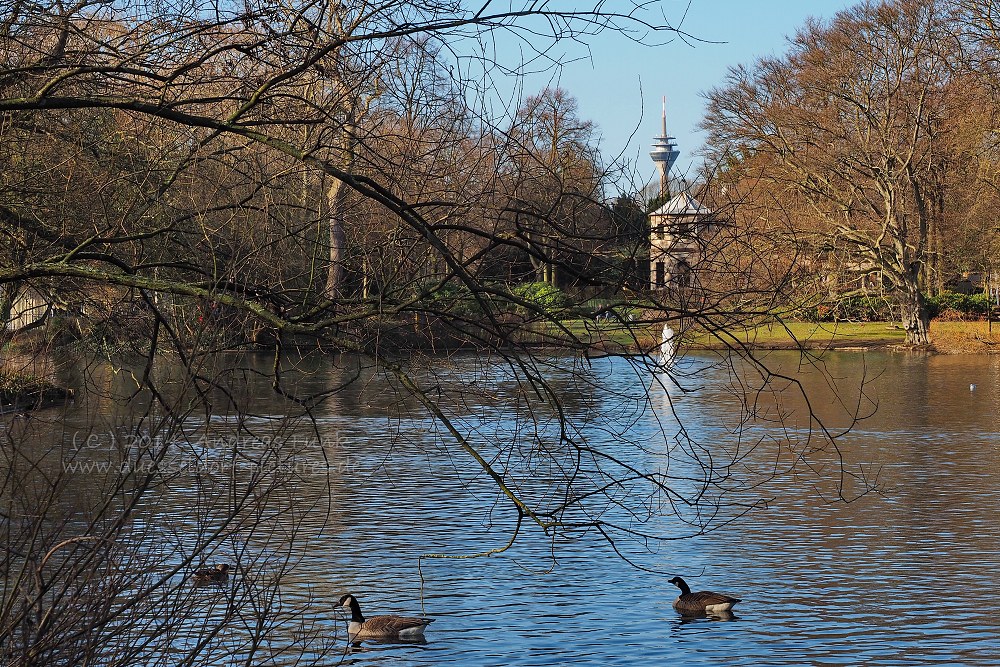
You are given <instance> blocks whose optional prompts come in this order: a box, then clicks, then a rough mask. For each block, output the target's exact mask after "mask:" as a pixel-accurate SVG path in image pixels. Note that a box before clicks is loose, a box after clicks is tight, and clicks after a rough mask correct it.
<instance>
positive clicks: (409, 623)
mask: <svg viewBox="0 0 1000 667" xmlns="http://www.w3.org/2000/svg"><path fill="white" fill-rule="evenodd" d="M337 604H338V605H339V606H341V607H343V608H344V609H348V610H350V612H351V621H350V623H348V625H347V637H348V640H349V641H354V640H355V639H366V638H374V639H396V638H398V639H414V638H418V637H422V636H423V634H424V628H426V627H427V626H428V625H429V624H430V623H431V622H432V621H433V620H434V619H433V618H417V617H415V616H372V617H371V618H365V617H364V615H363V614H362V613H361V605H359V604H358V599H357V598H356V597H354V596H353V595H351V594H350V593H348V594H347V595H344V596H342V597H341V598H340V602H339V603H337Z"/></svg>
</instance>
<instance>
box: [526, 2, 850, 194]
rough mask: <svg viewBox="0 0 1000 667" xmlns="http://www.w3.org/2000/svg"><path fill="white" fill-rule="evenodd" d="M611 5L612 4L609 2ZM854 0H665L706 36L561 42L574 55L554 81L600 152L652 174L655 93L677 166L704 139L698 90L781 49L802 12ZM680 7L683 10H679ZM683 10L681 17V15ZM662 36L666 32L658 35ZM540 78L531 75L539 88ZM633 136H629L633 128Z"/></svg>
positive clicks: (672, 15)
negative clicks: (646, 43)
mask: <svg viewBox="0 0 1000 667" xmlns="http://www.w3.org/2000/svg"><path fill="white" fill-rule="evenodd" d="M612 4H613V3H612ZM855 4H857V3H855V2H851V1H847V0H756V1H754V0H690V2H689V1H688V0H663V2H662V5H661V6H662V7H663V9H664V11H665V13H666V15H667V18H668V19H669V20H670V21H671V23H673V24H678V23H680V27H681V28H682V29H683V30H684V31H685V32H687V33H689V34H691V35H693V36H695V37H697V38H701V39H703V40H706V41H705V42H700V43H698V42H695V41H693V40H688V41H687V43H685V42H684V41H682V40H681V39H679V38H676V37H675V38H673V39H672V40H671V41H669V42H667V43H665V44H662V45H660V46H656V47H653V48H646V47H642V46H639V45H637V44H632V43H629V42H628V41H626V40H622V39H620V37H615V36H610V35H609V36H608V37H607V38H604V37H602V38H598V39H596V40H591V42H592V46H591V49H590V54H589V57H588V54H587V53H586V52H585V51H584V50H582V49H579V48H576V49H574V48H573V47H571V46H565V47H563V49H564V52H565V53H566V55H567V56H568V57H570V58H572V57H577V58H580V60H577V61H576V62H572V63H570V64H568V65H567V66H566V67H564V68H563V69H562V71H561V74H559V75H558V76H559V79H558V83H559V85H561V86H562V87H563V88H565V89H566V90H568V91H569V92H571V93H572V94H573V95H574V96H575V97H576V98H577V100H578V101H579V105H580V115H581V117H583V118H585V119H589V120H592V121H594V123H595V124H596V125H597V126H598V130H599V132H600V134H601V137H602V142H601V149H602V152H603V153H604V155H605V156H606V159H607V158H608V157H609V156H612V155H615V154H617V152H618V151H620V150H622V149H625V156H626V157H627V158H628V159H629V160H631V161H632V162H633V163H634V164H636V165H637V167H638V169H639V173H640V176H641V177H643V178H652V176H653V174H654V172H655V170H654V168H653V163H652V162H651V161H650V160H649V157H648V151H649V144H650V141H651V139H652V137H653V136H654V135H655V134H659V128H660V108H661V103H660V100H661V97H662V96H663V95H666V96H667V130H668V132H669V133H670V134H672V135H674V136H675V137H677V144H678V149H679V150H680V151H681V156H680V159H678V161H677V164H676V165H675V167H674V169H675V171H681V172H683V171H684V170H686V169H690V165H691V164H692V163H693V162H695V161H696V160H697V156H696V151H697V150H698V149H699V147H700V146H701V144H702V142H703V139H704V137H703V135H702V134H701V133H699V132H698V130H697V127H698V124H699V122H700V121H701V118H702V116H703V115H704V110H705V101H704V99H703V98H702V95H701V94H702V93H703V92H704V91H707V90H708V89H710V88H712V87H713V86H716V85H719V84H720V83H722V82H723V80H724V77H725V75H726V72H727V70H728V68H729V67H731V66H733V65H737V64H740V63H747V64H749V63H751V62H753V60H755V59H756V58H757V57H759V56H762V55H768V54H775V55H779V54H782V53H784V52H785V50H786V48H787V38H788V37H789V36H791V35H793V34H794V33H795V31H796V29H797V28H798V27H799V26H801V25H802V24H803V23H804V22H805V20H806V19H807V17H809V16H813V17H816V18H820V19H829V18H831V17H832V16H833V15H834V14H836V13H837V12H838V11H840V10H842V9H846V8H848V7H851V6H853V5H855ZM685 10H686V12H687V13H686V16H685ZM682 17H683V22H681V18H682ZM664 39H667V38H666V37H664ZM545 83H546V81H545V80H544V79H538V80H537V81H531V80H529V82H528V83H526V84H525V85H526V87H528V86H531V85H532V84H534V85H535V86H537V87H536V89H535V90H531V89H528V88H526V90H525V93H527V94H531V93H534V92H537V89H539V88H541V87H544V85H545ZM633 132H634V133H635V136H633V137H631V139H630V135H631V134H632V133H633Z"/></svg>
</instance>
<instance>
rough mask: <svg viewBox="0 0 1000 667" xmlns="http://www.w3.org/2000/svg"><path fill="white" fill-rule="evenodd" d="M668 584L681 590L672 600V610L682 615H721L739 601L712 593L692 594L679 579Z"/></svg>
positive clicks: (675, 578)
mask: <svg viewBox="0 0 1000 667" xmlns="http://www.w3.org/2000/svg"><path fill="white" fill-rule="evenodd" d="M669 583H671V584H673V585H674V586H677V588H679V589H681V594H680V595H678V596H677V599H676V600H674V609H676V610H677V611H679V612H680V613H682V614H722V613H725V612H728V611H729V610H730V609H732V608H733V605H735V604H736V603H737V602H739V601H740V600H739V599H738V598H731V597H729V596H728V595H723V594H722V593H713V592H712V591H699V592H697V593H692V592H691V589H690V588H688V585H687V583H685V581H684V580H683V579H681V578H680V577H674V578H673V579H671V580H670V582H669Z"/></svg>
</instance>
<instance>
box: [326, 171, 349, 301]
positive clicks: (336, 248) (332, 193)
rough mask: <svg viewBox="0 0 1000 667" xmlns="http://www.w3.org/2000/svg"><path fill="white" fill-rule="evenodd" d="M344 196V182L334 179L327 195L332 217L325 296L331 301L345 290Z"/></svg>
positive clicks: (345, 236) (345, 238) (345, 235)
mask: <svg viewBox="0 0 1000 667" xmlns="http://www.w3.org/2000/svg"><path fill="white" fill-rule="evenodd" d="M344 194H345V190H344V183H343V181H341V180H340V179H334V181H333V185H331V186H330V189H329V190H327V193H326V199H327V204H328V206H329V213H328V215H329V216H330V266H329V268H328V269H327V275H326V289H325V290H324V292H323V295H324V296H325V297H326V298H328V299H330V300H331V301H333V300H336V299H338V298H340V297H341V296H342V292H343V288H344V262H345V260H346V259H347V257H346V255H347V234H346V233H345V232H344Z"/></svg>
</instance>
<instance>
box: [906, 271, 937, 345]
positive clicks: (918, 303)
mask: <svg viewBox="0 0 1000 667" xmlns="http://www.w3.org/2000/svg"><path fill="white" fill-rule="evenodd" d="M902 305H903V308H902V310H903V316H902V324H903V331H905V332H906V343H907V345H929V344H930V342H931V335H930V331H931V316H930V313H929V312H928V310H927V303H926V302H925V301H924V295H923V294H922V293H921V292H920V290H919V289H917V287H916V285H915V284H913V285H908V286H907V290H906V295H905V299H904V301H903V304H902Z"/></svg>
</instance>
